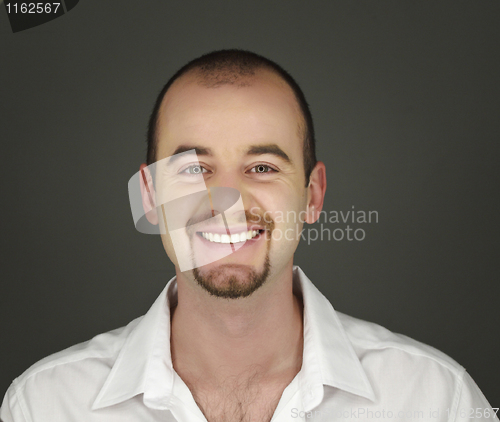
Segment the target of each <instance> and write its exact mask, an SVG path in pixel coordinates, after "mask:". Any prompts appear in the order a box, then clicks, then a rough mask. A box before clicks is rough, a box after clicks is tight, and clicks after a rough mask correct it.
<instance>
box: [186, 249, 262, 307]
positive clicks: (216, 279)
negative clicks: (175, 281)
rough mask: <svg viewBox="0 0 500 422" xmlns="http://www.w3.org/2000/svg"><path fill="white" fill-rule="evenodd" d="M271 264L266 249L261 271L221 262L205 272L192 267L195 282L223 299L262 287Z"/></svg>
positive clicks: (245, 295)
mask: <svg viewBox="0 0 500 422" xmlns="http://www.w3.org/2000/svg"><path fill="white" fill-rule="evenodd" d="M270 270H271V264H270V261H269V249H268V250H267V253H266V257H265V260H264V267H263V269H262V271H260V272H257V271H256V270H255V268H251V267H250V268H248V267H246V266H243V265H238V264H222V265H220V266H218V267H217V268H215V269H213V270H210V271H208V272H207V273H206V274H204V273H203V272H201V271H200V269H199V268H194V269H193V276H194V279H195V280H196V282H197V283H198V284H199V285H200V286H201V287H203V288H204V289H205V290H206V291H207V292H208V293H209V294H210V295H212V296H216V297H220V298H224V299H238V298H244V297H248V296H250V295H251V294H252V293H253V292H255V291H256V290H257V289H259V288H260V287H262V285H263V284H264V283H265V282H266V280H267V278H268V277H269V273H270Z"/></svg>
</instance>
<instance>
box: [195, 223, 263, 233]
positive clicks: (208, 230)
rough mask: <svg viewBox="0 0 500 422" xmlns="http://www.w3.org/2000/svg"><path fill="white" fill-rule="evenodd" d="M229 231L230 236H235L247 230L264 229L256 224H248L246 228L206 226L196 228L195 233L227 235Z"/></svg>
mask: <svg viewBox="0 0 500 422" xmlns="http://www.w3.org/2000/svg"><path fill="white" fill-rule="evenodd" d="M228 230H229V233H230V234H236V233H242V232H247V231H249V230H258V231H261V230H266V228H265V227H263V226H261V225H258V224H249V225H247V226H243V225H239V226H232V225H228V228H226V227H224V226H206V227H198V226H197V227H196V233H202V232H205V233H214V234H227V232H228Z"/></svg>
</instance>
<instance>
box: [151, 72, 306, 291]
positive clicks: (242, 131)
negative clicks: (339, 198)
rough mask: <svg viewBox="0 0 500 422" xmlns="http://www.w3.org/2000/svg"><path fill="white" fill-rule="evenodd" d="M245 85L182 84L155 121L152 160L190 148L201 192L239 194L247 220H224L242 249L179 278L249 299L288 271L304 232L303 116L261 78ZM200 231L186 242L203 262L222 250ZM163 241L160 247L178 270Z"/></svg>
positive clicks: (278, 87)
mask: <svg viewBox="0 0 500 422" xmlns="http://www.w3.org/2000/svg"><path fill="white" fill-rule="evenodd" d="M245 82H248V83H246V84H245V85H244V86H236V85H221V86H219V87H216V88H213V87H211V88H207V87H205V86H203V85H201V84H199V83H198V80H197V79H196V78H195V77H193V76H189V75H188V76H185V77H182V78H180V79H179V80H177V81H176V82H175V83H174V84H173V85H172V87H171V88H170V90H169V91H168V93H167V95H166V97H165V99H164V101H163V104H162V107H161V109H160V113H159V123H158V156H157V159H158V160H161V159H163V158H165V157H169V156H172V155H174V154H176V153H179V152H180V151H185V150H189V149H194V148H196V149H197V158H198V161H199V166H200V168H196V169H195V170H194V171H196V172H198V171H200V170H201V171H202V172H203V175H204V179H205V184H206V187H207V188H209V189H211V188H214V187H230V188H234V189H237V190H238V191H239V192H240V193H241V197H242V201H243V207H244V210H245V213H244V214H245V215H241V213H240V215H226V218H227V220H228V224H229V225H233V227H236V226H238V225H240V226H241V225H242V224H243V226H244V229H243V230H244V231H247V241H246V242H245V244H244V246H243V247H241V248H240V249H238V250H236V251H235V252H234V253H232V254H230V255H228V256H226V257H224V258H222V259H219V260H217V261H216V262H213V263H211V264H207V265H203V266H201V267H198V268H195V270H193V271H192V272H191V271H188V272H185V273H183V275H184V276H185V277H187V278H188V279H191V280H195V281H196V282H198V284H200V285H202V286H203V287H204V288H205V289H206V290H208V291H209V292H210V293H211V294H214V295H217V296H221V297H233V298H235V297H243V296H248V295H249V294H251V293H252V292H253V291H254V290H256V289H257V288H259V287H260V286H261V285H262V284H263V283H264V282H265V281H266V280H267V279H273V278H275V277H277V276H279V274H280V273H282V272H283V271H284V269H285V267H287V266H289V265H290V264H291V262H292V260H293V254H294V252H295V249H296V247H297V244H298V241H299V234H300V230H301V228H302V224H301V222H300V221H299V220H300V218H299V216H300V212H301V211H302V217H301V218H302V221H303V218H304V213H303V211H305V209H306V206H307V201H308V189H307V188H305V174H304V167H303V152H302V145H303V131H302V129H300V126H299V122H301V115H300V112H299V109H298V104H297V102H296V100H295V97H294V95H293V92H292V91H291V89H290V88H289V87H288V86H287V85H285V84H284V82H282V81H281V80H280V79H279V78H278V77H277V76H275V75H274V74H271V73H269V72H267V71H261V72H258V73H257V75H256V76H254V77H252V78H250V79H246V80H245ZM188 171H190V170H188ZM191 171H192V170H191ZM179 212H182V210H179ZM245 217H246V222H245ZM206 230H207V231H206V232H201V231H200V232H193V233H189V230H188V235H189V236H190V239H191V243H192V247H193V249H195V250H197V251H203V253H207V254H209V253H211V252H212V250H215V248H218V247H221V245H220V244H218V243H217V242H214V241H211V239H212V240H213V239H216V236H215V235H216V234H217V233H216V232H217V230H215V229H214V230H213V232H214V233H210V230H211V229H210V227H207V228H206ZM162 232H165V231H162ZM255 232H257V233H258V234H257V236H255V237H253V238H252V239H249V234H250V235H251V236H254V235H255ZM166 233H167V234H162V242H163V245H164V247H165V250H166V252H167V254H168V256H169V257H170V259H171V260H172V261H173V262H174V264H176V262H177V261H176V256H175V252H174V250H173V247H172V242H171V239H170V238H169V235H168V231H166ZM210 235H212V237H210ZM205 237H207V238H208V239H207V238H205Z"/></svg>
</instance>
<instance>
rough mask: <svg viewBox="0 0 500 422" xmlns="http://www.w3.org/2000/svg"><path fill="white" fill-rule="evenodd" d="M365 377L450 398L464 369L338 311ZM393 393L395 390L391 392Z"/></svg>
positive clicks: (407, 339) (424, 347) (434, 351)
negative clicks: (425, 390)
mask: <svg viewBox="0 0 500 422" xmlns="http://www.w3.org/2000/svg"><path fill="white" fill-rule="evenodd" d="M337 315H338V317H339V319H340V322H341V324H342V326H343V328H344V330H345V333H346V335H347V337H348V339H349V341H350V343H351V344H352V347H353V349H354V352H355V353H356V355H357V356H358V358H359V361H360V363H361V365H362V366H363V369H364V370H365V372H366V374H367V376H368V378H370V380H371V381H372V382H374V383H380V381H383V382H386V383H390V384H392V385H393V386H398V388H400V389H404V388H407V387H408V386H410V387H411V388H422V386H423V385H427V386H432V387H427V388H428V389H429V391H434V393H435V394H439V395H442V392H443V391H446V392H447V395H449V396H450V398H451V397H452V396H453V392H454V391H456V389H457V388H459V386H460V385H461V383H462V380H463V377H464V376H465V369H464V368H463V367H462V366H461V365H460V364H458V363H457V362H456V361H455V360H454V359H452V358H451V357H450V356H448V355H447V354H445V353H443V352H441V351H439V350H438V349H436V348H434V347H432V346H429V345H427V344H424V343H421V342H419V341H417V340H414V339H412V338H410V337H407V336H405V335H402V334H397V333H393V332H392V331H390V330H388V329H387V328H384V327H382V326H380V325H378V324H375V323H372V322H368V321H363V320H360V319H357V318H353V317H351V316H348V315H345V314H342V313H340V312H337ZM404 386H405V387H404ZM393 393H396V391H393Z"/></svg>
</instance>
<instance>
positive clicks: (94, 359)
mask: <svg viewBox="0 0 500 422" xmlns="http://www.w3.org/2000/svg"><path fill="white" fill-rule="evenodd" d="M141 318H142V317H140V318H137V319H135V320H133V321H132V322H130V323H129V324H128V325H126V326H124V327H121V328H117V329H115V330H112V331H109V332H106V333H102V334H99V335H97V336H95V337H94V338H92V339H91V340H88V341H86V342H83V343H79V344H76V345H74V346H71V347H69V348H67V349H64V350H62V351H60V352H57V353H54V354H52V355H49V356H47V357H45V358H44V359H42V360H40V361H38V362H36V363H35V364H34V365H32V366H31V367H29V368H28V369H27V370H26V371H25V372H24V373H23V374H22V375H20V376H19V377H18V378H16V379H15V380H14V382H13V384H12V385H11V389H12V388H15V390H16V391H17V392H19V391H22V390H24V389H26V388H27V387H28V385H29V384H34V385H36V386H37V387H38V388H45V387H47V386H48V385H52V386H53V385H58V386H59V387H64V385H65V378H66V379H67V381H68V383H70V382H72V383H73V384H74V380H75V376H78V375H80V377H79V378H80V379H81V375H82V374H83V373H86V374H87V373H93V374H95V376H99V374H102V376H106V375H107V374H108V373H109V370H110V368H111V367H112V365H113V363H114V362H115V360H116V359H117V357H118V354H119V352H120V350H121V349H122V347H123V345H124V343H125V342H126V340H127V337H128V335H129V333H130V332H131V331H132V330H133V328H134V327H135V326H136V325H137V323H138V322H139V321H140V320H141Z"/></svg>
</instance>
